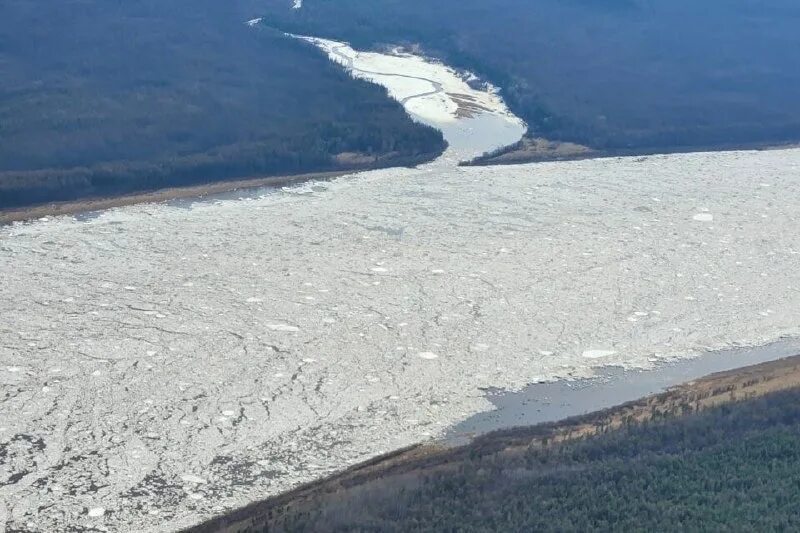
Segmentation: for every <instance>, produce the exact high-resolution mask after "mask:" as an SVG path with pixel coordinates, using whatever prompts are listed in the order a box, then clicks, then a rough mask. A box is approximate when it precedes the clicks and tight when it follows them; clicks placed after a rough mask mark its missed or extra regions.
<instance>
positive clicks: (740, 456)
mask: <svg viewBox="0 0 800 533" xmlns="http://www.w3.org/2000/svg"><path fill="white" fill-rule="evenodd" d="M798 495H800V391H799V390H797V389H794V390H789V391H783V392H775V393H772V394H769V395H767V396H764V397H761V398H758V399H751V400H747V401H743V402H740V403H733V404H726V405H723V406H720V407H717V408H713V409H709V410H707V411H702V412H700V413H695V414H691V415H687V416H683V417H680V418H673V419H667V420H663V419H662V420H660V421H653V422H650V423H647V424H645V425H631V426H628V427H625V428H623V429H620V430H616V431H613V432H609V433H605V434H602V435H600V436H596V437H591V438H587V439H585V440H579V441H573V442H569V443H567V444H562V445H554V446H550V447H548V448H545V449H529V450H528V451H527V452H521V453H517V454H507V453H494V452H493V451H492V450H491V448H490V447H489V448H488V450H482V449H481V448H480V447H475V448H474V450H473V451H472V452H471V453H470V454H469V455H468V456H467V457H466V458H464V459H463V460H460V461H459V462H458V463H457V464H456V465H455V466H454V467H452V468H449V469H438V470H436V471H435V472H434V473H431V474H429V475H425V474H424V473H423V474H421V475H420V474H419V473H417V472H415V473H413V474H398V475H395V476H389V477H384V478H380V479H377V480H374V481H372V482H369V483H366V484H362V485H356V486H353V487H349V488H348V487H342V488H341V490H339V491H338V492H335V493H332V494H328V495H326V496H324V497H321V498H319V499H314V500H310V501H305V502H303V503H302V504H300V505H296V506H295V507H293V508H292V509H290V510H289V511H288V512H287V513H286V514H283V515H280V516H276V518H275V519H274V521H273V522H271V523H270V524H268V526H267V529H265V530H264V531H266V530H269V531H315V532H334V531H335V532H345V531H348V532H350V531H360V532H367V531H369V532H378V531H380V532H393V531H396V532H401V531H403V532H405V531H437V532H438V531H447V532H456V531H480V532H490V531H796V530H797V529H799V528H800V497H798ZM254 531H255V530H254Z"/></svg>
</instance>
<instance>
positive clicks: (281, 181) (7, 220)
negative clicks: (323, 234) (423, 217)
mask: <svg viewBox="0 0 800 533" xmlns="http://www.w3.org/2000/svg"><path fill="white" fill-rule="evenodd" d="M440 155H441V154H439V153H438V152H437V153H430V154H423V155H420V156H418V157H414V158H410V157H404V158H395V159H391V160H385V161H382V164H381V165H380V166H376V165H375V164H373V163H372V162H370V163H367V164H355V165H349V166H342V168H340V169H335V170H330V171H322V172H309V173H303V174H290V175H285V176H264V177H250V178H240V179H235V180H219V181H212V182H209V183H203V184H200V185H188V186H186V187H169V188H164V189H157V190H154V191H144V192H137V193H133V194H122V195H119V196H108V197H99V198H85V199H81V200H73V201H65V202H52V203H46V204H40V205H33V206H30V207H20V208H6V209H0V226H2V225H6V224H11V223H14V222H23V221H26V220H37V219H41V218H48V217H55V216H63V215H76V214H80V213H87V212H93V211H103V210H106V209H112V208H115V207H124V206H130V205H137V204H153V203H163V202H169V201H171V200H185V199H192V198H197V199H201V198H207V197H209V196H216V195H224V194H226V193H231V192H234V191H252V190H254V189H260V188H276V187H286V186H289V185H298V184H300V183H305V182H308V181H327V180H331V179H335V178H338V177H341V176H346V175H348V174H353V173H356V172H363V171H365V170H375V169H377V168H395V167H398V168H400V167H413V166H416V165H418V164H422V163H426V162H428V161H432V160H434V159H436V158H437V157H439V156H440Z"/></svg>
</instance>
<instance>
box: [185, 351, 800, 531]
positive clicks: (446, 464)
mask: <svg viewBox="0 0 800 533" xmlns="http://www.w3.org/2000/svg"><path fill="white" fill-rule="evenodd" d="M793 353H795V354H797V353H798V349H795V350H794V351H793ZM797 387H800V355H791V356H787V357H782V358H779V359H773V360H768V361H762V362H759V363H757V364H749V365H746V366H740V367H737V368H735V369H730V370H722V371H717V372H713V373H710V374H706V375H703V376H702V377H699V378H694V379H691V380H689V381H683V382H681V383H680V384H678V385H675V386H671V387H669V388H667V389H666V390H663V391H662V392H659V393H656V394H648V395H645V396H640V397H638V398H637V399H635V400H632V401H627V402H625V403H621V404H618V405H615V406H613V407H609V408H603V407H602V406H599V408H598V409H594V410H593V411H592V412H590V413H586V414H577V415H573V416H569V417H567V418H563V419H559V420H558V421H552V422H540V423H538V424H534V425H526V426H518V427H509V428H506V429H498V430H494V431H491V432H489V433H486V434H483V435H480V436H477V437H475V438H474V439H472V440H470V441H469V442H467V443H465V444H457V445H452V444H448V443H447V442H442V441H433V442H429V443H419V444H415V445H411V446H408V447H405V448H401V449H398V450H395V451H393V452H389V453H386V454H382V455H379V456H376V457H373V458H371V459H369V460H367V461H364V462H362V463H360V464H357V465H355V466H353V467H351V468H347V469H345V470H342V471H341V472H338V473H336V474H333V475H331V476H328V477H325V478H323V479H320V480H317V481H313V482H310V483H306V484H303V485H300V486H299V487H297V488H295V489H293V490H290V491H287V492H284V493H281V494H277V495H275V496H272V497H270V498H265V499H263V500H261V501H258V502H254V503H251V504H249V505H246V506H243V507H240V508H238V509H234V510H232V511H230V512H228V513H225V514H223V515H219V516H216V517H214V518H211V519H208V520H206V521H204V522H202V523H199V524H197V525H195V526H192V527H188V528H185V529H183V530H181V531H184V532H187V533H189V532H191V533H222V532H226V533H227V532H234V531H243V530H248V531H250V530H258V528H268V527H269V525H270V524H271V523H273V521H275V520H276V519H278V518H279V517H280V516H282V515H284V514H285V513H287V512H291V511H293V510H295V509H302V508H303V507H304V506H306V505H314V502H315V501H316V499H317V498H325V497H329V496H331V495H336V494H339V493H344V492H345V491H348V490H351V489H353V488H354V487H358V486H368V484H369V483H372V482H381V481H386V480H388V479H390V478H392V477H398V478H399V477H406V478H407V477H415V476H426V475H430V474H431V473H433V472H441V471H446V470H452V469H457V468H458V466H459V462H460V461H461V460H463V459H465V458H469V457H471V456H473V455H474V454H479V455H480V454H508V453H511V454H514V453H521V452H524V450H526V449H529V448H532V447H534V448H543V447H549V446H557V445H558V444H560V443H563V442H568V441H571V440H575V439H582V438H586V437H590V436H592V435H596V434H599V433H603V432H606V431H609V430H612V431H613V430H615V429H618V428H621V427H623V426H625V425H627V424H631V423H634V424H638V423H644V422H647V421H649V420H652V419H654V418H659V419H663V418H672V417H680V416H682V415H684V414H690V413H696V412H699V411H702V410H705V409H708V408H711V407H716V406H719V405H723V404H726V403H732V402H737V401H740V400H744V399H751V398H755V397H759V396H763V395H766V394H770V393H772V392H778V391H782V390H788V389H793V388H797ZM334 497H336V496H334Z"/></svg>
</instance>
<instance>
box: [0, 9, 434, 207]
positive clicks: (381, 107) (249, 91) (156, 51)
mask: <svg viewBox="0 0 800 533" xmlns="http://www.w3.org/2000/svg"><path fill="white" fill-rule="evenodd" d="M255 4H258V2H252V1H248V0H232V1H225V2H221V1H219V0H194V1H189V0H167V1H164V0H136V1H120V0H112V1H108V0H57V1H56V0H43V1H39V2H31V1H29V0H3V2H1V3H0V208H3V207H10V206H24V205H30V204H34V203H41V202H50V201H55V200H72V199H79V198H84V197H88V196H106V195H117V194H122V193H127V192H134V191H143V190H151V189H157V188H163V187H168V186H180V185H189V184H198V183H204V182H208V181H213V180H222V179H228V178H241V177H251V176H259V177H261V176H265V175H283V174H292V173H306V172H313V171H318V170H336V169H340V168H347V167H348V165H349V166H359V165H360V166H381V165H388V164H394V163H399V164H404V163H413V162H417V161H419V160H423V159H430V158H433V157H435V156H436V155H438V154H439V153H441V152H442V151H443V149H444V147H445V142H444V140H443V138H442V135H441V133H440V132H438V131H436V130H434V129H431V128H429V127H427V126H423V125H421V124H418V123H416V122H413V121H412V120H411V119H410V117H409V116H408V115H407V114H406V113H405V111H404V110H403V108H402V106H401V105H400V104H398V103H397V102H395V101H393V100H391V99H390V98H389V97H388V95H387V94H386V91H385V89H383V88H381V87H379V86H376V85H372V84H369V83H366V82H363V81H357V80H353V79H352V78H351V77H350V76H349V75H348V74H347V73H346V72H344V71H343V70H342V69H341V68H339V67H336V66H334V65H332V64H331V63H330V62H329V61H328V59H327V58H326V57H325V55H324V54H323V53H322V52H320V51H319V50H317V49H316V48H314V47H313V46H311V45H309V44H306V43H303V42H299V41H297V40H295V39H292V38H290V37H287V36H285V35H284V34H283V33H282V32H279V31H276V30H274V29H270V28H268V27H266V26H264V25H253V26H249V25H247V24H245V22H246V21H247V20H248V19H249V18H250V17H253V16H254V13H256V12H257V11H254V5H255ZM287 9H288V7H287ZM341 154H344V157H338V158H337V156H338V155H341ZM348 154H356V156H350V157H347V155H348ZM348 161H349V162H348ZM354 161H356V162H358V165H353V164H352V162H354Z"/></svg>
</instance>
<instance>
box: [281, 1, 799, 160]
mask: <svg viewBox="0 0 800 533" xmlns="http://www.w3.org/2000/svg"><path fill="white" fill-rule="evenodd" d="M271 5H272V6H274V9H273V10H272V11H270V12H269V15H270V16H269V18H270V23H272V24H275V25H276V26H278V27H281V28H286V29H288V30H290V31H294V32H299V33H309V34H314V35H321V36H328V37H332V38H337V39H344V40H349V41H351V42H353V43H354V44H355V45H358V46H362V47H368V46H375V45H376V44H381V43H408V44H410V43H418V44H421V45H422V47H423V48H424V49H425V50H427V51H428V52H429V53H431V54H433V55H437V56H439V57H442V58H443V59H445V60H446V61H448V62H449V63H451V64H453V65H456V66H458V67H461V68H466V69H470V70H472V71H475V72H477V73H478V74H480V75H481V76H483V77H485V78H487V79H490V80H492V81H493V82H495V83H496V84H497V85H499V86H500V87H501V88H502V89H503V96H504V97H505V98H506V100H507V101H508V103H509V105H510V106H511V108H512V109H513V110H514V111H515V112H516V113H517V114H518V115H520V116H521V117H522V118H524V119H525V120H526V122H527V123H528V124H529V126H530V134H531V136H533V137H546V138H548V139H551V140H557V141H570V142H575V143H579V144H583V145H587V146H590V147H592V148H595V149H599V150H610V151H614V150H625V149H637V148H642V149H647V150H653V149H658V148H662V147H663V148H669V149H673V150H674V149H676V148H681V147H688V148H691V147H703V148H712V147H715V146H720V147H728V146H736V145H751V144H763V143H781V142H787V141H797V140H800V100H799V99H798V98H797V97H796V95H797V92H798V90H800V54H798V53H796V51H797V50H798V49H800V31H798V29H799V28H800V4H798V3H797V2H795V1H794V0H766V1H763V2H753V1H752V0H707V1H704V2H695V1H692V0H600V1H595V0H592V1H590V0H567V1H564V0H532V1H529V2H520V1H517V0H499V1H498V2H485V1H483V0H458V1H456V0H443V1H439V2H426V1H423V0H376V1H373V2H364V1H362V0H335V1H334V0H315V1H313V2H312V1H309V2H307V3H306V4H305V5H304V6H303V9H301V10H292V11H287V10H285V9H283V8H284V7H285V6H283V5H282V2H278V3H277V4H271Z"/></svg>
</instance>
